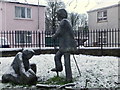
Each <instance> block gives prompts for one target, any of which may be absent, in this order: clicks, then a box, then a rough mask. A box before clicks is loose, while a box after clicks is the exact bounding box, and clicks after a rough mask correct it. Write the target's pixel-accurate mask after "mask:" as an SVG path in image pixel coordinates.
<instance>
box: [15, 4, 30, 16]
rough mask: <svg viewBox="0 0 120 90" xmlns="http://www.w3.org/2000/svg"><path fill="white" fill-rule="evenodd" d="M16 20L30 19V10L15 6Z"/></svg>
mask: <svg viewBox="0 0 120 90" xmlns="http://www.w3.org/2000/svg"><path fill="white" fill-rule="evenodd" d="M15 17H16V18H31V8H27V7H18V6H15Z"/></svg>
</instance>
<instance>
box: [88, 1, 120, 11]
mask: <svg viewBox="0 0 120 90" xmlns="http://www.w3.org/2000/svg"><path fill="white" fill-rule="evenodd" d="M118 6H120V2H106V3H102V4H99V5H96V6H95V7H94V8H92V9H91V10H89V11H88V13H89V12H94V11H98V10H102V9H108V8H113V7H118Z"/></svg>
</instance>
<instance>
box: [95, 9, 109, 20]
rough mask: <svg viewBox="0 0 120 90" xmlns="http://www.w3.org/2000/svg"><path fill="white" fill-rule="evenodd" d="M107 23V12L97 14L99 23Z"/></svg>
mask: <svg viewBox="0 0 120 90" xmlns="http://www.w3.org/2000/svg"><path fill="white" fill-rule="evenodd" d="M102 21H107V11H106V10H105V11H99V12H97V22H102Z"/></svg>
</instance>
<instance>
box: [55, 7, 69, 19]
mask: <svg viewBox="0 0 120 90" xmlns="http://www.w3.org/2000/svg"><path fill="white" fill-rule="evenodd" d="M57 14H58V15H59V16H61V17H63V18H67V11H66V10H65V9H59V10H58V11H57Z"/></svg>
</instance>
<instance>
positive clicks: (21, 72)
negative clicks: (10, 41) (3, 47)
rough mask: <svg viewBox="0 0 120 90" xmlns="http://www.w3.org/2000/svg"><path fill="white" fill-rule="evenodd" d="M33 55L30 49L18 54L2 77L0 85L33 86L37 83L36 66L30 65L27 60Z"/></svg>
mask: <svg viewBox="0 0 120 90" xmlns="http://www.w3.org/2000/svg"><path fill="white" fill-rule="evenodd" d="M33 55H34V51H33V50H32V49H24V50H23V51H22V52H18V53H17V54H16V56H15V58H14V60H13V62H12V64H11V66H10V68H9V70H8V72H6V73H5V74H4V75H3V76H2V83H8V82H11V83H14V84H35V83H36V81H37V76H36V64H30V63H29V59H30V58H32V57H33Z"/></svg>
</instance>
